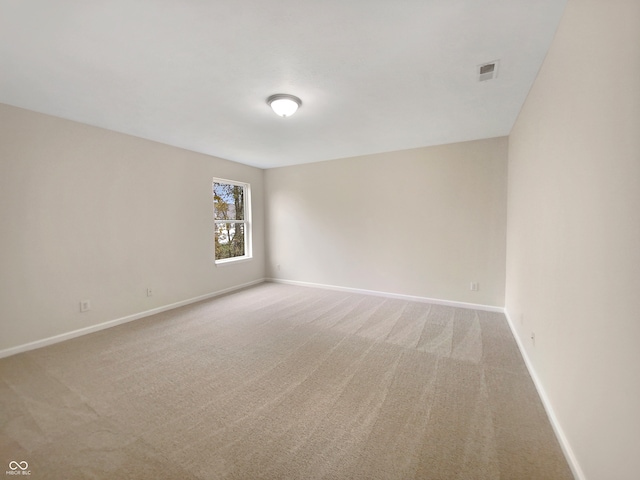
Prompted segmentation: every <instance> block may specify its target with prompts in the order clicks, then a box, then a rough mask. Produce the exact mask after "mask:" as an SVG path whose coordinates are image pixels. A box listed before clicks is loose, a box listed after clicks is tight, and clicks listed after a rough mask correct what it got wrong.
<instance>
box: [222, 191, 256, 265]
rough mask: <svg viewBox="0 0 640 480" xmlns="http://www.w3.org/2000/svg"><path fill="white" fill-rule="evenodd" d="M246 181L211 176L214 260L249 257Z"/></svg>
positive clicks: (248, 195)
mask: <svg viewBox="0 0 640 480" xmlns="http://www.w3.org/2000/svg"><path fill="white" fill-rule="evenodd" d="M250 194H251V192H250V187H249V184H248V183H240V182H234V181H232V180H224V179H221V178H214V179H213V218H214V223H215V229H214V243H215V262H216V263H217V264H218V263H227V262H232V261H234V260H241V259H248V258H251V223H250V221H251V211H250V205H251V201H250V200H251V199H250Z"/></svg>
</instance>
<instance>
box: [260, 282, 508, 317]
mask: <svg viewBox="0 0 640 480" xmlns="http://www.w3.org/2000/svg"><path fill="white" fill-rule="evenodd" d="M265 280H266V281H267V282H272V283H283V284H285V285H297V286H300V287H315V288H323V289H325V290H337V291H339V292H350V293H362V294H364V295H375V296H378V297H387V298H397V299H400V300H411V301H414V302H422V303H434V304H436V305H446V306H449V307H457V308H469V309H472V310H483V311H486V312H497V313H504V308H502V307H494V306H492V305H480V304H475V303H465V302H455V301H451V300H440V299H437V298H427V297H418V296H414V295H403V294H401V293H388V292H379V291H377V290H363V289H361V288H351V287H339V286H336V285H324V284H321V283H310V282H299V281H297V280H283V279H280V278H267V279H265Z"/></svg>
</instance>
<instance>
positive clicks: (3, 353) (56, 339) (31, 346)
mask: <svg viewBox="0 0 640 480" xmlns="http://www.w3.org/2000/svg"><path fill="white" fill-rule="evenodd" d="M264 281H265V279H263V278H261V279H259V280H254V281H252V282H248V283H243V284H242V285H236V286H234V287H229V288H225V289H223V290H218V291H217V292H212V293H207V294H205V295H200V296H198V297H193V298H189V299H187V300H182V301H180V302H176V303H171V304H169V305H164V306H162V307H157V308H153V309H151V310H146V311H144V312H140V313H134V314H133V315H127V316H126V317H122V318H116V319H115V320H108V321H106V322H103V323H99V324H97V325H92V326H90V327H85V328H80V329H78V330H73V331H71V332H67V333H61V334H60V335H55V336H53V337H49V338H43V339H42V340H36V341H35V342H30V343H25V344H24V345H18V346H17V347H9V348H5V349H4V350H0V358H4V357H9V356H11V355H16V354H18V353H23V352H28V351H29V350H35V349H36V348H41V347H46V346H48V345H53V344H55V343H60V342H64V341H65V340H70V339H72V338H76V337H80V336H82V335H87V334H89V333H94V332H99V331H100V330H106V329H107V328H111V327H115V326H116V325H121V324H123V323H128V322H132V321H134V320H138V319H140V318H144V317H148V316H150V315H155V314H156V313H161V312H166V311H167V310H173V309H174V308H178V307H183V306H185V305H189V304H191V303H196V302H200V301H202V300H207V299H209V298H214V297H219V296H220V295H224V294H226V293H230V292H234V291H236V290H241V289H243V288H247V287H251V286H253V285H257V284H259V283H263V282H264Z"/></svg>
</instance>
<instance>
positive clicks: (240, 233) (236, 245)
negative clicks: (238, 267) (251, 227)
mask: <svg viewBox="0 0 640 480" xmlns="http://www.w3.org/2000/svg"><path fill="white" fill-rule="evenodd" d="M244 227H245V226H244V223H237V222H229V223H227V222H221V223H218V222H216V230H215V245H216V259H217V260H222V259H224V258H233V257H242V256H244V254H245V251H244V235H245V232H244Z"/></svg>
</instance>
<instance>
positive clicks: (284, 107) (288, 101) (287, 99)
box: [267, 93, 302, 117]
mask: <svg viewBox="0 0 640 480" xmlns="http://www.w3.org/2000/svg"><path fill="white" fill-rule="evenodd" d="M267 104H268V105H269V106H270V107H271V108H272V109H273V111H274V112H275V113H276V115H280V116H281V117H290V116H291V115H293V114H294V113H296V110H298V107H299V106H300V105H302V101H301V100H300V99H299V98H298V97H294V96H293V95H288V94H286V93H276V94H275V95H271V96H270V97H269V98H267Z"/></svg>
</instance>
